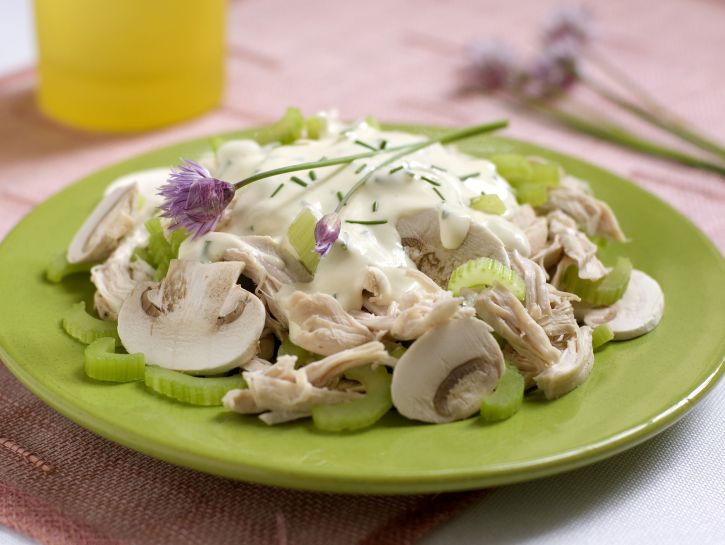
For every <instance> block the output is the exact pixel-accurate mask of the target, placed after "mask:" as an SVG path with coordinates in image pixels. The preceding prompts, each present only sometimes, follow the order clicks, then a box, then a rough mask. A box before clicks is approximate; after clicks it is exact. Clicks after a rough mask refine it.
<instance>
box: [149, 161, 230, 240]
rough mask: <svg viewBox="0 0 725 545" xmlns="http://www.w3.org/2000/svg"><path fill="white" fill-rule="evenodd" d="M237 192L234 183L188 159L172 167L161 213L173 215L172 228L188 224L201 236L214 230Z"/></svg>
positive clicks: (185, 226) (169, 216) (163, 194)
mask: <svg viewBox="0 0 725 545" xmlns="http://www.w3.org/2000/svg"><path fill="white" fill-rule="evenodd" d="M234 192H235V189H234V186H233V185H232V184H230V183H227V182H223V181H221V180H217V179H216V178H212V176H211V174H210V173H209V171H208V170H207V169H206V168H204V167H203V166H201V165H200V164H199V163H196V162H194V161H190V160H189V159H185V160H184V163H183V164H182V165H180V166H178V167H176V168H173V169H171V174H170V175H169V180H168V182H167V183H166V185H164V186H163V187H162V188H161V189H160V190H159V192H158V194H159V195H161V196H162V197H164V202H163V204H162V205H161V206H159V208H160V209H161V210H162V211H163V214H161V216H162V217H164V218H171V220H172V221H173V223H172V225H171V229H178V228H179V227H184V228H185V229H186V230H187V231H189V233H190V234H191V235H192V236H193V238H198V237H200V236H202V235H205V234H206V233H208V232H209V231H213V230H214V228H215V227H216V225H217V223H219V220H220V219H221V218H222V214H223V213H224V209H225V208H226V207H227V206H228V205H229V203H230V202H231V201H232V199H233V198H234Z"/></svg>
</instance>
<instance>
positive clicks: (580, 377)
mask: <svg viewBox="0 0 725 545" xmlns="http://www.w3.org/2000/svg"><path fill="white" fill-rule="evenodd" d="M593 365H594V351H593V350H592V329H591V328H590V327H589V326H583V327H581V328H579V331H578V332H577V334H576V337H574V338H572V339H569V341H568V343H567V346H566V349H565V350H564V351H563V352H562V353H561V357H560V358H559V361H558V362H556V363H555V364H554V365H552V366H551V367H549V368H548V369H546V370H544V371H543V372H541V373H539V374H538V375H536V376H535V377H534V382H536V385H537V386H538V387H539V388H540V389H541V390H542V391H543V392H544V395H545V396H546V399H555V398H557V397H561V396H563V395H564V394H566V393H568V392H570V391H572V390H573V389H574V388H576V387H577V386H579V385H580V384H582V383H583V382H584V381H585V380H586V379H587V378H588V377H589V374H590V373H591V372H592V366H593Z"/></svg>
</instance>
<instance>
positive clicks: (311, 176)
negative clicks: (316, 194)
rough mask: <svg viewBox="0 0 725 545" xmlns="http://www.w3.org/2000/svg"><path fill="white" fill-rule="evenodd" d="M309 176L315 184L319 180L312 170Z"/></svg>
mask: <svg viewBox="0 0 725 545" xmlns="http://www.w3.org/2000/svg"><path fill="white" fill-rule="evenodd" d="M307 175H308V176H309V177H310V180H312V181H313V182H314V181H315V180H316V179H317V174H315V171H314V170H310V171H309V172H308V173H307Z"/></svg>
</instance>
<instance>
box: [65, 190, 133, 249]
mask: <svg viewBox="0 0 725 545" xmlns="http://www.w3.org/2000/svg"><path fill="white" fill-rule="evenodd" d="M136 192H137V188H136V185H135V184H132V185H127V186H122V187H118V188H116V189H114V190H113V191H111V192H110V193H108V194H107V195H106V196H105V197H103V199H102V200H101V202H100V203H98V206H96V208H95V209H94V210H93V212H92V213H91V215H90V216H88V219H86V221H85V222H83V225H81V228H80V229H79V230H78V232H77V233H76V234H75V236H74V237H73V240H72V241H71V243H70V246H69V247H68V253H67V255H66V259H67V260H68V263H90V262H93V261H102V260H104V259H106V258H107V257H108V256H109V255H111V252H113V250H115V249H116V247H118V244H119V242H120V241H121V239H122V238H123V237H124V236H126V235H127V234H128V232H129V231H131V229H132V228H133V226H134V220H133V216H132V209H133V202H134V198H135V197H136Z"/></svg>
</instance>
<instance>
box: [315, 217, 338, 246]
mask: <svg viewBox="0 0 725 545" xmlns="http://www.w3.org/2000/svg"><path fill="white" fill-rule="evenodd" d="M341 227H342V223H341V222H340V216H338V215H337V214H336V213H334V212H333V213H331V214H325V215H324V216H322V217H321V218H320V220H319V221H318V222H317V224H316V225H315V243H316V244H315V251H316V252H317V253H318V254H320V255H321V256H326V255H327V254H328V253H329V252H330V250H331V249H332V245H333V244H335V241H336V240H337V237H339V236H340V228H341Z"/></svg>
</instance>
